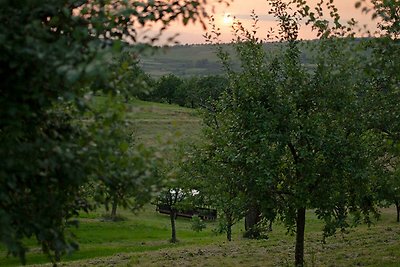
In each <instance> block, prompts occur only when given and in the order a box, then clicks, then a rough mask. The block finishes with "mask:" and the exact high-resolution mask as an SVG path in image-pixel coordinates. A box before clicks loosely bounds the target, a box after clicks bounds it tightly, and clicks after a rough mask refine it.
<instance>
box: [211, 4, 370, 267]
mask: <svg viewBox="0 0 400 267" xmlns="http://www.w3.org/2000/svg"><path fill="white" fill-rule="evenodd" d="M269 3H270V4H271V14H272V15H274V16H275V17H276V18H277V19H278V23H279V30H278V34H279V37H280V38H281V40H282V41H283V43H282V45H281V47H282V51H281V53H279V54H278V55H276V56H275V55H273V56H271V57H270V58H268V55H267V54H266V53H265V50H263V49H262V41H260V40H259V39H258V38H257V37H256V36H255V34H254V33H255V32H256V29H257V16H256V15H253V18H254V25H253V29H251V30H245V29H244V28H243V26H242V25H241V24H240V23H238V24H236V27H237V31H236V33H237V35H236V36H235V40H236V43H235V48H236V54H237V57H238V58H239V59H240V62H241V67H242V69H241V71H240V72H235V71H234V70H233V69H232V68H231V65H230V64H229V62H230V61H229V54H228V53H226V52H224V51H222V50H219V56H220V59H221V61H222V62H223V64H224V66H225V69H226V72H227V75H228V79H229V87H228V89H227V90H226V92H225V93H224V94H223V96H222V98H221V100H220V101H219V103H218V104H219V108H218V109H216V111H215V113H214V114H213V113H211V114H210V116H213V117H214V118H218V120H217V121H218V124H219V127H218V128H219V130H218V131H217V130H216V131H215V132H214V133H213V134H214V135H215V136H217V137H214V136H207V137H208V140H209V142H211V144H212V146H213V150H212V151H215V152H213V153H215V154H216V155H220V153H221V151H223V152H225V151H229V154H227V156H224V157H221V156H219V157H216V158H213V159H212V160H211V161H212V162H213V163H214V164H221V161H222V162H223V164H224V165H223V166H227V169H228V170H230V169H235V171H234V174H235V175H236V177H237V179H238V180H237V182H236V184H237V185H238V186H237V187H236V188H240V187H242V188H243V189H242V190H241V191H243V192H246V193H249V194H247V198H248V197H250V196H252V197H251V198H250V200H251V199H254V198H256V199H257V200H259V201H261V207H262V212H263V213H264V216H268V217H269V218H274V217H275V214H277V215H278V216H279V218H280V219H281V220H283V222H284V223H285V224H286V226H287V228H288V230H290V231H293V232H295V233H296V248H295V265H296V266H303V264H304V229H305V217H306V210H307V209H314V210H315V213H316V214H317V216H318V218H320V219H322V220H323V221H324V222H325V227H324V237H327V236H330V235H332V234H334V233H335V232H336V229H337V228H341V229H345V228H346V227H348V226H350V224H349V223H350V222H349V221H348V218H349V215H350V214H352V215H353V216H354V217H353V218H354V223H358V222H359V221H360V220H361V218H363V219H364V220H365V221H366V222H371V213H372V214H376V206H375V199H374V189H373V186H374V183H373V179H371V174H372V173H373V172H372V170H371V168H372V167H371V166H373V164H374V161H375V160H376V158H375V157H374V156H375V154H374V153H371V147H370V146H369V145H370V144H369V142H368V141H369V128H368V127H367V126H366V124H365V123H364V122H365V121H364V120H363V117H362V116H361V115H362V114H363V113H362V112H361V111H362V110H363V107H364V105H363V103H364V102H363V101H364V99H363V98H362V97H361V95H362V87H361V86H360V84H362V72H357V71H355V70H354V66H362V65H360V64H359V62H358V61H357V60H356V59H357V56H356V55H357V54H355V53H356V52H357V51H356V50H353V49H351V47H352V46H351V43H352V39H351V38H350V39H346V38H337V37H340V36H345V35H346V34H347V31H348V30H347V28H346V27H343V26H342V25H341V24H340V23H339V21H338V20H336V18H337V17H336V14H337V13H336V12H335V11H334V6H331V5H328V9H332V13H331V15H332V16H333V17H334V18H335V20H334V23H333V27H329V25H328V24H327V23H329V21H325V20H322V19H321V18H316V17H313V18H312V19H311V22H309V23H315V27H317V26H319V28H318V30H319V31H320V36H321V37H322V39H321V40H320V41H319V43H318V46H316V47H315V50H316V58H315V63H316V67H315V68H314V69H312V70H310V69H306V68H305V67H304V66H303V65H302V64H301V60H300V59H301V57H300V49H299V42H298V41H297V38H298V27H299V22H300V19H301V14H300V13H299V11H298V10H292V9H290V8H289V7H290V6H289V5H288V4H286V3H284V2H283V1H279V0H276V1H269ZM302 3H303V1H302ZM321 5H322V4H318V6H319V7H320V6H321ZM300 6H301V3H300ZM317 8H318V7H317ZM300 10H301V11H303V12H306V11H305V10H309V8H308V9H307V8H305V9H300ZM321 12H322V11H321ZM217 37H218V33H217ZM209 38H212V36H209ZM267 58H268V59H269V60H268V61H267ZM215 140H218V142H216V141H215ZM210 151H211V150H210ZM221 159H222V160H221ZM221 165H222V164H221ZM221 165H218V167H219V169H221ZM227 169H223V171H222V172H218V171H217V170H213V171H214V172H215V174H214V175H212V174H210V175H209V177H215V176H217V175H221V174H222V176H223V177H224V178H225V179H229V178H231V172H230V171H227ZM212 180H213V179H210V181H208V182H209V183H213V181H212ZM222 181H223V180H222ZM222 183H224V182H221V184H222ZM225 184H226V185H227V183H225ZM230 188H232V187H230ZM223 192H224V190H221V191H219V193H223ZM242 199H243V200H244V201H249V200H246V196H245V197H244V198H242ZM243 200H242V201H243Z"/></svg>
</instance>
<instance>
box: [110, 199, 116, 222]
mask: <svg viewBox="0 0 400 267" xmlns="http://www.w3.org/2000/svg"><path fill="white" fill-rule="evenodd" d="M117 207H118V200H117V197H116V196H114V197H113V201H112V207H111V220H113V221H115V218H116V217H117Z"/></svg>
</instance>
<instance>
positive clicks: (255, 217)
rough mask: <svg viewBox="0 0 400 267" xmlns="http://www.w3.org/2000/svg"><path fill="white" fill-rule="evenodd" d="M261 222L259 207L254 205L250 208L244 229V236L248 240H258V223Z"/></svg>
mask: <svg viewBox="0 0 400 267" xmlns="http://www.w3.org/2000/svg"><path fill="white" fill-rule="evenodd" d="M260 220H261V216H260V210H259V207H258V205H252V206H250V207H249V209H248V211H247V213H246V216H245V220H244V224H245V225H244V228H245V230H246V232H245V233H244V236H245V237H247V238H258V237H260V230H259V229H258V228H257V226H258V223H259V222H260Z"/></svg>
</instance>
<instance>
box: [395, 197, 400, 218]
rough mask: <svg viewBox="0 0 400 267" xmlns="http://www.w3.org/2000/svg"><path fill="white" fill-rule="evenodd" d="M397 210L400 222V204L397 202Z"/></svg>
mask: <svg viewBox="0 0 400 267" xmlns="http://www.w3.org/2000/svg"><path fill="white" fill-rule="evenodd" d="M395 204H396V210H397V222H400V202H399V201H396V202H395Z"/></svg>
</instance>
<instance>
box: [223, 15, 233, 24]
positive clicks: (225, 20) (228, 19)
mask: <svg viewBox="0 0 400 267" xmlns="http://www.w3.org/2000/svg"><path fill="white" fill-rule="evenodd" d="M222 22H223V23H224V25H229V26H230V25H232V24H233V16H232V15H231V14H230V13H225V14H224V17H223V19H222Z"/></svg>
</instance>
